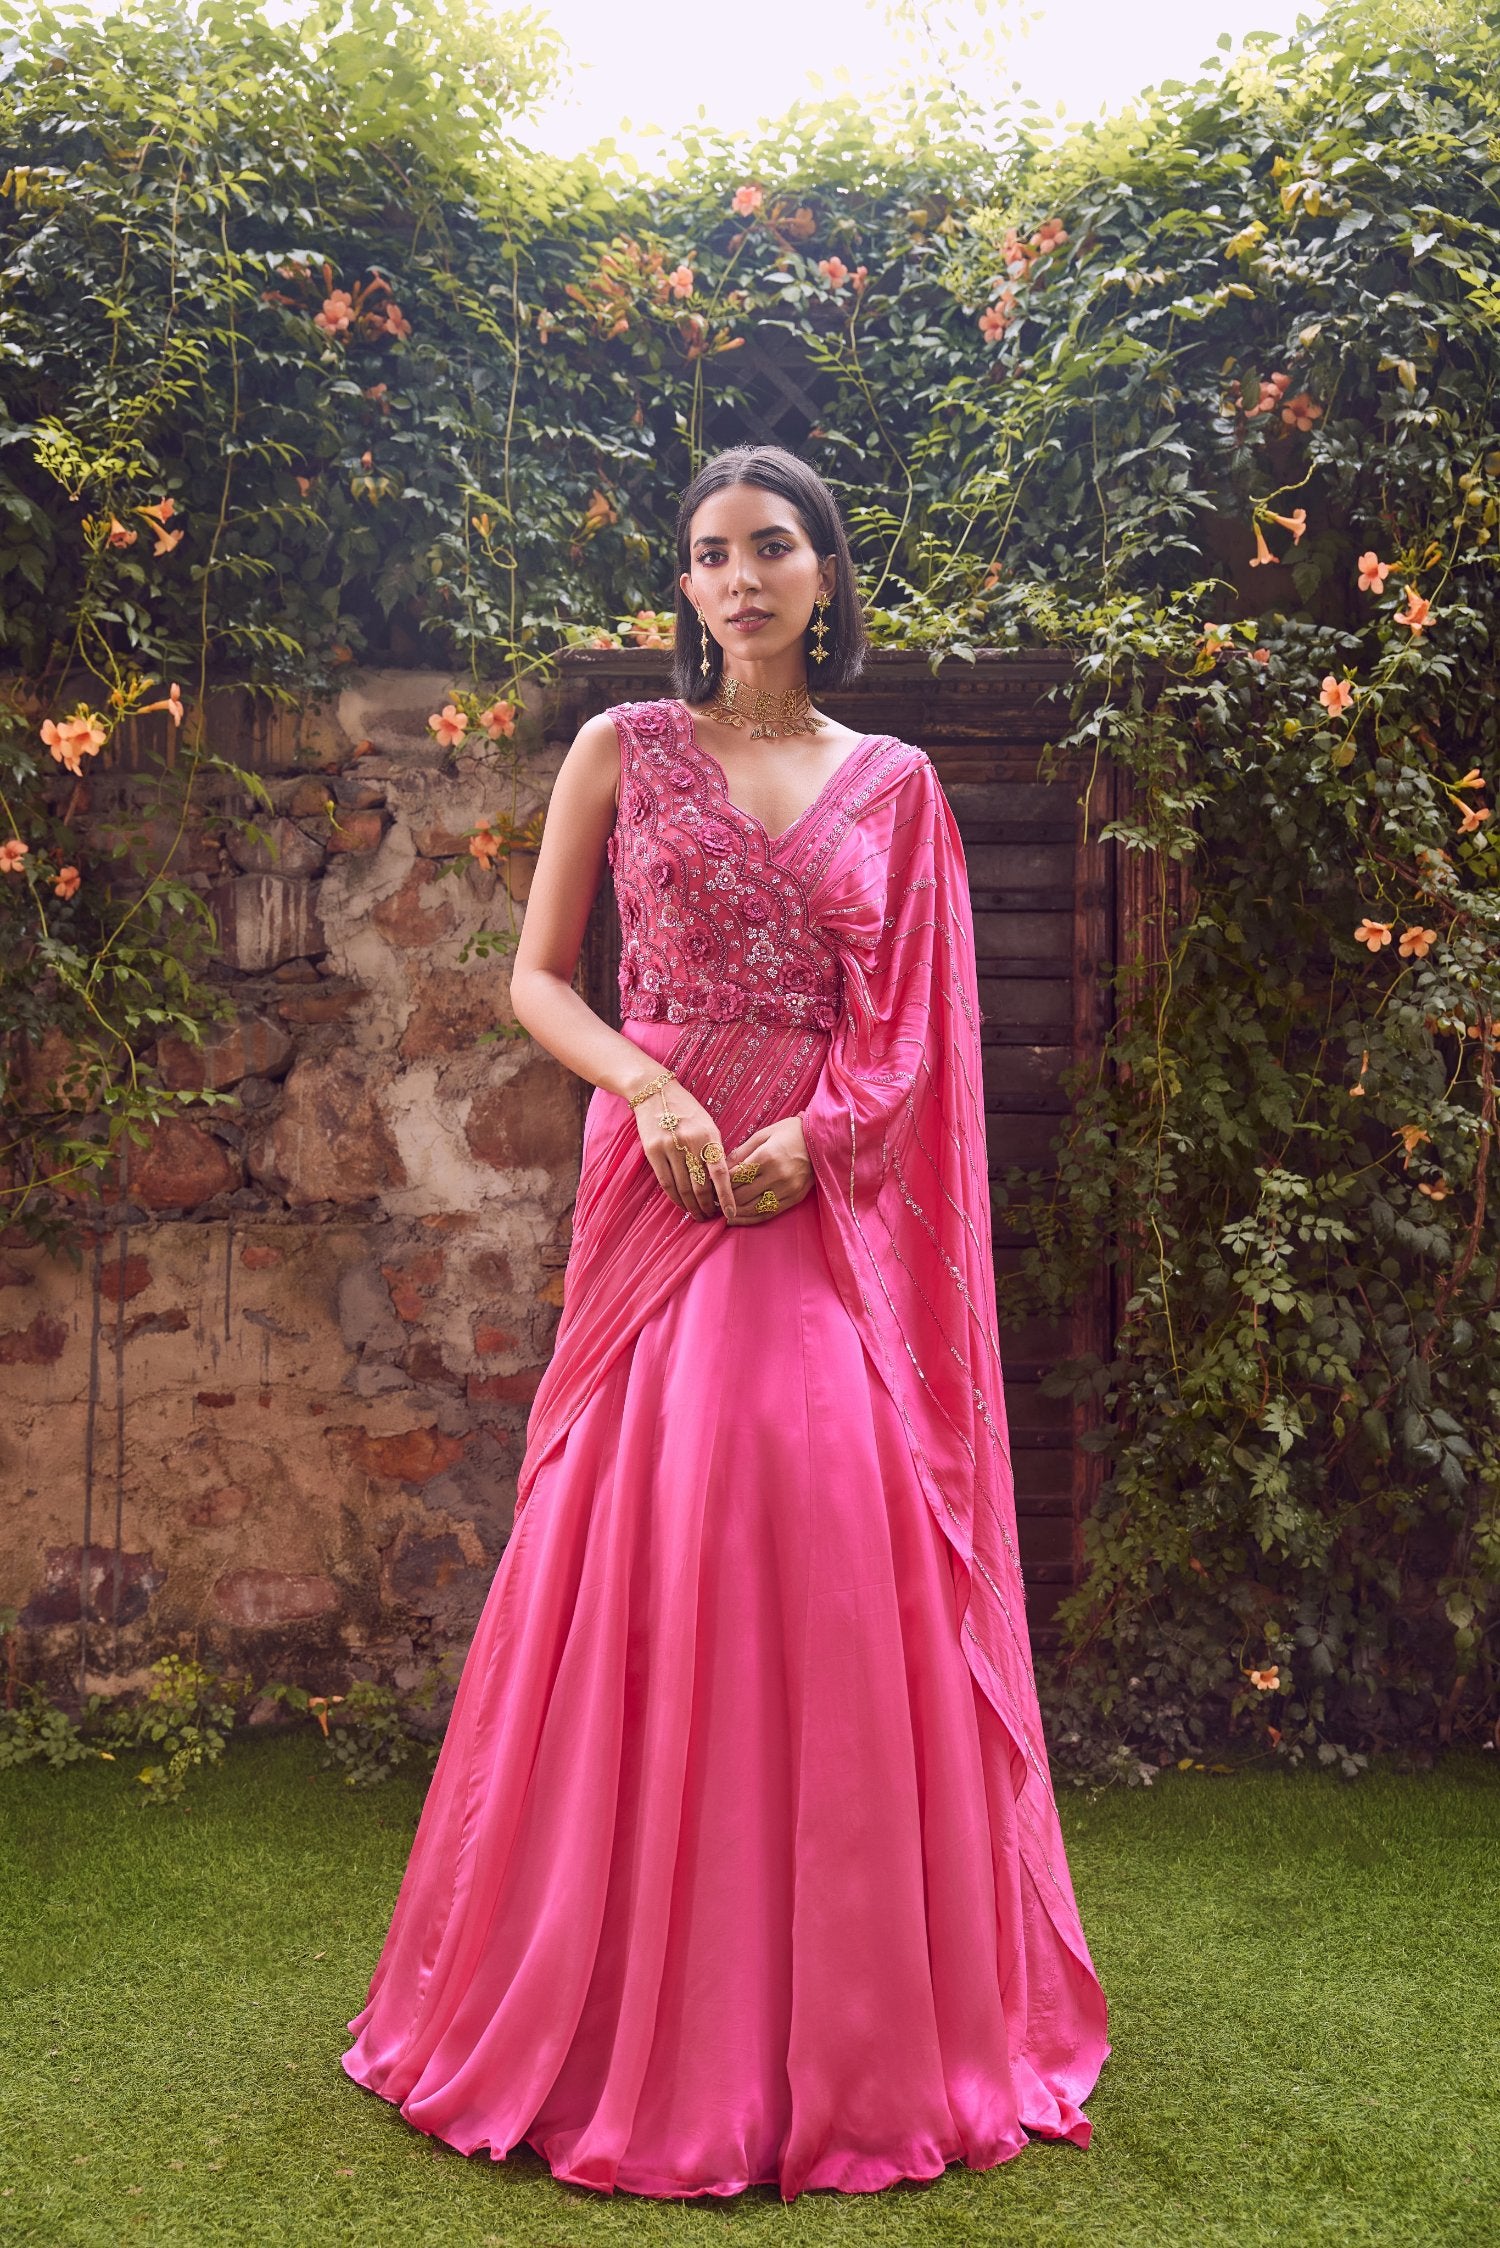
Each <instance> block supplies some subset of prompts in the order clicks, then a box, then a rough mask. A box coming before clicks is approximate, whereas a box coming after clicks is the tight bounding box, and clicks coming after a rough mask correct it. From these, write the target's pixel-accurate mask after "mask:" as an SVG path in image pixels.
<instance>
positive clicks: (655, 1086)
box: [625, 1069, 677, 1108]
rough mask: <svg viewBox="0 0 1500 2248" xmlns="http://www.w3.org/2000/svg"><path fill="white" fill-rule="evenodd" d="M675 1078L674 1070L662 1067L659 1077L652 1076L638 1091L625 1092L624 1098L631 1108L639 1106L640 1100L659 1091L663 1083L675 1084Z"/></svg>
mask: <svg viewBox="0 0 1500 2248" xmlns="http://www.w3.org/2000/svg"><path fill="white" fill-rule="evenodd" d="M676 1078H677V1072H676V1070H674V1069H664V1070H663V1071H662V1073H661V1075H660V1077H653V1078H652V1080H651V1082H650V1084H649V1085H643V1086H642V1087H641V1089H640V1091H639V1092H638V1093H627V1094H626V1095H625V1098H626V1100H627V1101H629V1103H630V1105H631V1107H632V1108H639V1107H640V1105H641V1103H642V1101H649V1100H650V1098H651V1096H652V1094H653V1093H659V1092H660V1091H661V1089H662V1087H663V1085H666V1084H669V1083H673V1084H675V1082H676Z"/></svg>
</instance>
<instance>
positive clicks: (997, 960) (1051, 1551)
mask: <svg viewBox="0 0 1500 2248" xmlns="http://www.w3.org/2000/svg"><path fill="white" fill-rule="evenodd" d="M1069 670H1070V666H1069V664H1068V661H1067V659H1066V658H1065V657H1061V656H1058V657H1053V656H1050V655H1044V656H1012V655H1009V654H999V653H996V654H993V655H986V656H983V657H981V658H980V659H979V660H978V661H977V662H976V663H974V664H972V665H970V664H965V663H949V664H948V665H946V666H945V667H944V669H943V671H942V673H941V674H940V675H939V676H937V677H934V675H933V673H932V671H931V670H930V668H929V666H928V664H927V662H926V660H925V658H923V657H921V656H920V655H915V656H914V655H907V654H905V653H896V652H889V653H888V652H884V651H881V652H878V653H877V654H876V655H875V656H874V657H873V658H872V660H871V663H870V666H869V670H868V672H867V675H866V677H865V679H864V680H863V681H861V683H860V685H859V686H858V687H857V688H855V689H854V690H853V691H851V692H849V693H847V694H843V695H837V696H832V695H831V696H829V697H828V698H827V707H828V708H829V710H831V711H832V712H833V714H834V715H835V716H836V717H837V718H839V719H841V720H842V721H843V722H844V723H845V724H847V725H850V726H855V727H858V728H860V729H861V730H863V731H869V732H877V731H878V732H882V733H893V734H898V735H899V736H900V737H901V738H902V739H903V740H905V741H909V742H913V743H916V744H917V745H918V746H919V747H921V748H923V749H925V750H926V751H927V753H928V755H929V756H930V757H931V758H932V760H933V763H934V765H935V766H936V767H937V771H938V775H939V778H940V779H941V781H942V784H943V787H944V790H945V792H946V794H947V796H948V800H949V802H950V803H951V805H952V806H953V810H954V814H955V816H956V818H957V821H958V826H959V831H960V833H961V835H962V837H963V842H964V851H965V856H966V858H967V860H968V865H969V877H970V895H971V898H972V901H973V909H974V933H975V948H976V952H977V955H978V967H979V986H980V1005H981V1007H982V1009H983V1011H984V1023H983V1031H982V1035H983V1045H984V1072H985V1115H986V1125H987V1131H988V1138H989V1152H990V1174H991V1177H992V1178H999V1177H1000V1176H1001V1175H1002V1174H1003V1173H1004V1171H1005V1170H1006V1168H1007V1167H1008V1166H1009V1165H1010V1164H1013V1163H1021V1164H1026V1165H1036V1166H1039V1167H1042V1168H1049V1167H1050V1166H1051V1164H1052V1161H1053V1158H1052V1155H1051V1143H1052V1140H1053V1137H1054V1135H1055V1133H1056V1132H1057V1129H1058V1127H1059V1125H1060V1123H1061V1122H1062V1120H1063V1118H1064V1116H1065V1115H1066V1112H1067V1107H1068V1098H1067V1095H1066V1093H1065V1092H1064V1091H1063V1088H1062V1086H1061V1084H1060V1082H1059V1080H1060V1078H1061V1075H1062V1072H1063V1071H1064V1069H1065V1068H1066V1067H1067V1066H1068V1064H1069V1063H1071V1062H1074V1061H1077V1060H1080V1059H1084V1060H1086V1059H1088V1058H1089V1057H1091V1056H1094V1055H1096V1054H1097V1052H1098V1049H1099V1043H1100V1039H1101V1036H1102V1033H1103V1030H1104V1027H1105V1025H1106V1023H1107V1021H1108V1007H1109V998H1108V982H1107V975H1106V968H1107V963H1108V961H1109V958H1110V956H1111V952H1112V948H1113V945H1114V942H1115V921H1116V901H1115V895H1114V881H1113V854H1112V852H1111V851H1110V848H1109V846H1107V845H1101V844H1100V843H1099V841H1098V835H1099V831H1100V829H1101V827H1102V826H1103V824H1104V822H1105V820H1106V819H1107V818H1108V817H1109V816H1110V801H1109V799H1110V781H1109V778H1108V776H1107V775H1106V776H1104V778H1103V779H1102V780H1101V779H1100V778H1099V777H1097V776H1096V778H1095V781H1094V785H1093V789H1092V791H1090V790H1089V787H1088V776H1087V773H1086V772H1085V771H1084V770H1082V769H1081V768H1076V767H1068V768H1066V769H1064V770H1061V771H1060V772H1059V773H1058V774H1057V776H1056V777H1054V778H1052V779H1050V780H1044V779H1043V778H1042V777H1041V773H1040V770H1039V767H1040V763H1041V759H1042V752H1043V749H1044V747H1045V745H1046V743H1047V741H1048V740H1049V738H1051V736H1053V735H1055V734H1057V733H1060V732H1062V731H1063V730H1064V729H1065V723H1066V719H1065V712H1066V704H1065V702H1064V701H1063V699H1062V696H1063V692H1064V691H1065V685H1066V681H1067V678H1068V676H1069ZM670 692H671V685H670V678H669V671H668V659H667V658H666V657H665V656H663V655H660V654H655V653H646V652H644V651H643V652H641V653H639V654H636V653H633V652H630V651H617V650H613V649H610V650H599V651H594V650H586V651H579V652H578V653H577V654H570V655H569V656H568V657H567V658H565V659H564V663H563V673H562V680H561V683H560V686H559V689H558V691H557V702H556V714H555V721H554V726H553V729H552V730H555V732H556V733H557V735H558V737H559V740H560V741H561V740H568V739H571V737H572V734H573V733H574V732H576V730H577V727H578V726H579V724H581V722H582V720H583V719H584V718H585V717H586V716H587V715H588V714H589V713H590V712H592V711H597V710H602V709H605V708H606V707H607V706H608V705H609V704H611V703H615V702H627V701H639V700H645V699H647V698H648V697H651V696H655V695H662V694H668V693H670ZM618 963H619V935H618V924H617V922H616V919H615V912H614V900H613V894H612V887H611V885H610V884H609V882H608V879H607V878H606V882H605V885H604V888H603V890H602V891H601V894H600V897H599V899H598V900H597V901H596V904H595V908H594V912H593V915H592V917H591V920H590V924H589V930H588V935H587V938H586V940H585V946H584V954H583V958H582V959H581V961H580V963H579V978H578V982H579V989H580V990H581V991H582V992H583V993H584V995H585V997H586V998H587V999H588V1001H589V1004H590V1005H591V1006H592V1007H594V1008H595V1009H596V1010H597V1011H598V1012H599V1013H600V1014H602V1015H604V1016H605V1017H606V1018H607V1019H608V1020H609V1021H610V1022H611V1023H615V1024H618V1021H619V1013H618V994H617V989H616V981H615V979H616V973H617V970H618ZM1026 1239H1027V1235H1026V1234H1025V1232H1024V1231H1023V1230H1022V1229H1021V1228H1020V1227H1019V1226H1018V1224H1017V1222H1016V1219H1015V1217H1014V1216H1013V1215H1012V1214H1011V1213H1009V1212H1008V1211H1007V1210H1006V1209H1004V1208H1000V1209H997V1210H996V1212H995V1262H996V1270H997V1275H1003V1274H1004V1273H1005V1271H1006V1270H1007V1269H1009V1268H1010V1267H1012V1266H1013V1265H1014V1264H1015V1263H1016V1261H1017V1259H1018V1258H1019V1256H1020V1254H1021V1251H1022V1249H1023V1247H1024V1245H1025V1241H1026ZM1109 1311H1110V1281H1109V1273H1108V1270H1107V1268H1106V1266H1105V1265H1104V1262H1103V1260H1102V1259H1101V1261H1100V1265H1099V1269H1098V1272H1097V1274H1096V1276H1095V1279H1094V1284H1093V1286H1092V1287H1091V1288H1090V1289H1089V1290H1088V1291H1087V1292H1086V1294H1085V1296H1084V1297H1083V1299H1082V1300H1081V1301H1079V1302H1078V1303H1076V1304H1075V1305H1074V1306H1073V1307H1072V1310H1071V1313H1070V1315H1069V1316H1068V1317H1067V1318H1066V1319H1064V1320H1061V1321H1054V1322H1042V1321H1030V1322H1028V1323H1026V1324H1025V1325H1020V1326H1014V1327H1007V1325H1006V1324H1005V1322H1004V1321H1003V1320H1002V1325H1001V1335H1000V1343H1001V1354H1002V1358H1003V1361H1004V1365H1005V1371H1006V1408H1007V1412H1008V1415H1009V1420H1010V1429H1011V1450H1012V1458H1013V1463H1014V1467H1015V1475H1016V1507H1017V1514H1018V1517H1019V1523H1020V1532H1021V1558H1022V1564H1023V1567H1024V1569H1025V1573H1026V1580H1027V1588H1028V1603H1029V1609H1030V1616H1031V1623H1032V1630H1033V1635H1034V1637H1035V1638H1036V1640H1037V1643H1038V1645H1041V1646H1045V1645H1046V1644H1048V1643H1049V1642H1050V1641H1051V1639H1052V1638H1053V1637H1054V1633H1053V1629H1052V1616H1053V1612H1054V1610H1055V1608H1056V1605H1057V1602H1058V1600H1059V1599H1060V1597H1061V1596H1062V1594H1063V1592H1064V1591H1065V1590H1066V1589H1067V1588H1068V1586H1069V1585H1070V1584H1071V1583H1072V1582H1073V1581H1074V1579H1075V1575H1076V1571H1077V1566H1078V1559H1079V1531H1080V1525H1081V1524H1082V1522H1083V1519H1084V1517H1085V1515H1086V1514H1087V1512H1088V1509H1089V1507H1090V1506H1091V1504H1092V1502H1093V1496H1094V1491H1095V1488H1096V1482H1095V1478H1096V1475H1097V1463H1096V1460H1095V1456H1094V1455H1093V1454H1091V1453H1089V1452H1085V1451H1083V1450H1081V1449H1080V1448H1079V1445H1078V1443H1077V1438H1078V1435H1079V1434H1080V1432H1081V1429H1082V1427H1083V1425H1084V1419H1085V1416H1083V1415H1082V1414H1080V1412H1079V1411H1078V1409H1076V1408H1074V1407H1073V1406H1072V1405H1071V1404H1070V1403H1069V1402H1068V1401H1067V1400H1065V1399H1055V1398H1048V1397H1044V1396H1043V1394H1042V1389H1041V1384H1042V1380H1043V1378H1044V1376H1045V1375H1046V1374H1047V1372H1048V1371H1049V1369H1051V1368H1052V1367H1053V1366H1055V1365H1056V1364H1057V1362H1058V1361H1059V1359H1061V1358H1065V1357H1072V1356H1074V1355H1076V1354H1078V1353H1080V1352H1082V1351H1084V1350H1099V1351H1102V1350H1104V1349H1105V1348H1106V1347H1107V1341H1108V1334H1109Z"/></svg>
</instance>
